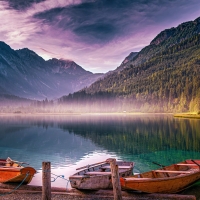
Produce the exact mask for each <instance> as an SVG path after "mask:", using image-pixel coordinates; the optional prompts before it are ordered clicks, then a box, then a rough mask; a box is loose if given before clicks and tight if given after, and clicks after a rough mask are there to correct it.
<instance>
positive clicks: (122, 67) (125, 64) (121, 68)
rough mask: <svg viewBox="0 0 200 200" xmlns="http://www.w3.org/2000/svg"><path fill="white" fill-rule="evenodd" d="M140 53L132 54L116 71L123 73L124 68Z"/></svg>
mask: <svg viewBox="0 0 200 200" xmlns="http://www.w3.org/2000/svg"><path fill="white" fill-rule="evenodd" d="M137 54H138V52H131V53H130V54H129V55H128V56H127V57H126V58H125V59H124V60H123V62H122V63H121V65H120V66H119V67H117V69H115V70H114V71H121V70H123V69H124V68H126V67H127V63H128V62H130V61H132V60H133V58H134V57H135V56H137Z"/></svg>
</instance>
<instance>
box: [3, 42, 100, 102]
mask: <svg viewBox="0 0 200 200" xmlns="http://www.w3.org/2000/svg"><path fill="white" fill-rule="evenodd" d="M102 75H103V74H93V73H91V72H89V71H86V70H84V69H83V68H82V67H81V66H79V65H77V64H76V63H75V62H73V61H69V60H61V59H60V60H58V59H55V58H53V59H51V60H48V61H45V60H44V59H43V58H42V57H40V56H38V55H37V54H36V53H35V52H34V51H31V50H29V49H28V48H24V49H19V50H13V49H12V48H10V46H9V45H7V44H6V43H4V42H0V94H11V95H15V96H19V97H23V98H30V99H44V98H48V99H53V98H58V97H60V96H62V95H65V94H69V93H73V92H75V91H77V90H80V89H81V88H84V87H86V86H89V85H90V84H91V83H93V82H95V81H96V80H97V79H98V78H100V77H101V76H102Z"/></svg>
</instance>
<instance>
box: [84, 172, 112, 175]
mask: <svg viewBox="0 0 200 200" xmlns="http://www.w3.org/2000/svg"><path fill="white" fill-rule="evenodd" d="M110 174H111V172H86V173H85V174H84V175H110Z"/></svg>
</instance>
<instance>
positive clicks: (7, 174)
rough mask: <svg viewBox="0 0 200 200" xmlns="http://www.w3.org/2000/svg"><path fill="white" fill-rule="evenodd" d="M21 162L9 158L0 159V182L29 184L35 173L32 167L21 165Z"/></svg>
mask: <svg viewBox="0 0 200 200" xmlns="http://www.w3.org/2000/svg"><path fill="white" fill-rule="evenodd" d="M22 164H24V163H23V162H18V161H14V160H12V159H10V158H7V159H0V183H23V184H29V183H30V182H31V180H32V178H33V176H34V174H35V173H36V170H35V169H34V168H32V167H23V166H22Z"/></svg>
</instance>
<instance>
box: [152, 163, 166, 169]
mask: <svg viewBox="0 0 200 200" xmlns="http://www.w3.org/2000/svg"><path fill="white" fill-rule="evenodd" d="M152 163H153V164H155V165H158V166H160V167H163V168H164V167H165V166H164V165H161V164H159V163H157V162H152Z"/></svg>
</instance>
